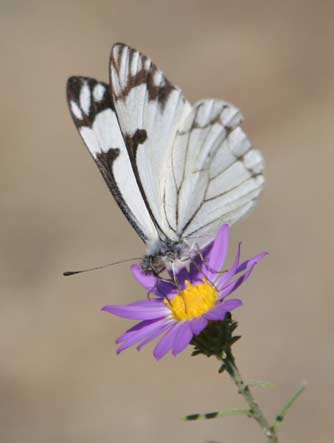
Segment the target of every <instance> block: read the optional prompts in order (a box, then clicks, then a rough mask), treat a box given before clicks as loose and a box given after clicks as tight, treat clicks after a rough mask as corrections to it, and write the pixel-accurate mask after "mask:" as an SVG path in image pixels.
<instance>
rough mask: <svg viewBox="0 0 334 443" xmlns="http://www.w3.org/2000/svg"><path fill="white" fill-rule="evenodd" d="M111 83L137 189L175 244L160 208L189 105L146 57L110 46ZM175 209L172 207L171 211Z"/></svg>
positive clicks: (158, 224)
mask: <svg viewBox="0 0 334 443" xmlns="http://www.w3.org/2000/svg"><path fill="white" fill-rule="evenodd" d="M110 83H111V91H112V96H113V101H114V103H115V109H116V112H117V117H118V120H119V123H120V127H121V130H122V132H123V135H124V138H125V141H126V144H127V147H128V151H129V156H130V158H131V162H132V165H133V169H134V170H135V173H136V177H137V181H138V184H139V187H140V188H141V190H142V194H143V197H144V199H145V202H146V205H147V206H148V208H149V210H150V212H151V215H152V218H153V219H154V220H155V222H156V225H157V226H158V227H159V229H160V232H161V233H162V234H163V235H162V238H164V237H165V238H169V239H172V240H177V239H178V236H177V233H176V231H175V229H174V228H175V226H171V225H170V223H169V220H168V217H167V215H166V212H165V208H164V205H163V193H164V188H165V187H166V186H168V183H166V181H168V174H167V168H168V163H169V158H170V155H171V149H172V146H173V142H174V139H175V136H176V133H177V129H178V126H179V125H180V123H181V122H182V121H183V120H184V118H185V117H186V115H187V114H188V113H189V112H190V110H191V106H190V104H189V103H188V102H187V101H186V100H185V98H184V97H183V94H182V92H181V90H180V89H179V88H177V87H176V86H174V85H173V84H172V83H171V82H170V81H169V80H168V79H167V78H166V77H165V75H164V74H163V73H162V71H160V70H159V69H158V68H157V67H156V66H155V65H154V64H153V63H152V62H151V60H150V59H149V58H148V57H146V56H145V55H143V54H141V53H140V52H138V51H136V50H134V49H132V48H129V47H128V46H126V45H123V44H116V45H114V46H113V49H112V52H111V61H110ZM174 210H175V209H174Z"/></svg>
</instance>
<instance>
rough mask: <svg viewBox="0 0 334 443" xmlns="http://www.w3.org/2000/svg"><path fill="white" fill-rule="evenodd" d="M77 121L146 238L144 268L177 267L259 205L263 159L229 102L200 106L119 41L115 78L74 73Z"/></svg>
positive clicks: (71, 87)
mask: <svg viewBox="0 0 334 443" xmlns="http://www.w3.org/2000/svg"><path fill="white" fill-rule="evenodd" d="M67 98H68V104H69V108H70V111H71V114H72V117H73V120H74V123H75V125H76V127H77V128H78V130H79V133H80V135H81V137H82V138H83V140H84V142H85V144H86V145H87V147H88V150H89V152H90V153H91V155H92V157H93V159H94V160H95V162H96V164H97V166H98V168H99V169H100V171H101V173H102V175H103V177H104V179H105V181H106V183H107V185H108V187H109V189H110V191H111V192H112V194H113V196H114V198H115V200H116V201H117V203H118V205H119V207H120V208H121V210H122V211H123V213H124V214H125V216H126V218H127V219H128V220H129V222H130V223H131V225H132V226H133V228H134V229H135V230H136V232H137V233H138V235H139V236H140V237H141V239H142V240H143V241H144V242H145V244H146V245H147V252H146V255H145V256H144V257H143V260H142V269H143V270H144V271H145V272H149V271H153V272H159V271H161V270H162V269H163V268H166V267H167V269H170V268H171V267H173V265H174V264H176V263H177V261H178V260H184V259H187V258H189V257H190V253H191V250H192V249H194V248H195V247H198V248H202V247H203V246H205V245H206V244H207V243H208V242H210V241H211V240H212V239H213V237H214V236H215V234H216V233H217V231H218V229H219V227H220V226H221V225H222V224H223V223H228V224H232V223H234V222H236V221H237V220H239V219H240V218H241V217H243V216H244V215H245V214H247V213H248V212H249V211H250V209H251V208H253V207H254V205H255V202H256V199H257V197H258V196H259V194H260V192H261V190H262V187H263V183H264V179H263V166H264V165H263V158H262V155H261V154H260V153H259V152H258V151H257V150H255V149H254V148H253V147H252V145H251V143H250V141H249V139H248V138H247V136H246V134H245V133H244V131H243V130H242V129H241V127H240V123H241V120H242V116H241V113H240V111H239V110H238V109H237V108H236V107H235V106H233V105H231V104H230V103H227V102H225V101H223V100H216V99H207V100H202V101H199V102H197V103H196V104H195V105H193V106H192V105H191V104H190V103H189V102H188V101H187V100H186V99H185V98H184V96H183V94H182V91H181V90H180V89H179V88H178V87H176V86H174V85H173V84H172V83H171V82H170V81H169V80H168V79H167V78H166V77H165V75H164V74H163V72H162V71H161V70H159V69H158V68H157V67H156V66H155V65H154V64H153V63H152V62H151V60H150V59H149V58H148V57H146V56H145V55H143V54H141V53H140V52H138V51H136V50H134V49H132V48H130V47H128V46H126V45H125V44H122V43H117V44H115V45H114V46H113V48H112V51H111V57H110V84H109V85H107V84H105V83H102V82H99V81H97V80H94V79H92V78H87V77H71V78H70V79H69V80H68V84H67Z"/></svg>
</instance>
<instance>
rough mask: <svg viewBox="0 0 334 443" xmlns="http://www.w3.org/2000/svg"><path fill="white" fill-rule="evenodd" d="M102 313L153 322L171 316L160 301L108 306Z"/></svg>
mask: <svg viewBox="0 0 334 443" xmlns="http://www.w3.org/2000/svg"><path fill="white" fill-rule="evenodd" d="M102 311H106V312H110V313H111V314H114V315H117V316H118V317H123V318H128V319H130V320H151V319H156V318H159V317H166V316H168V315H169V314H170V310H169V309H168V307H167V306H166V305H165V303H164V302H163V301H160V300H143V301H139V302H135V303H131V304H129V305H125V306H117V305H107V306H104V307H103V308H102Z"/></svg>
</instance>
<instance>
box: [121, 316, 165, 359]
mask: <svg viewBox="0 0 334 443" xmlns="http://www.w3.org/2000/svg"><path fill="white" fill-rule="evenodd" d="M143 323H144V322H143ZM166 326H167V323H166V319H165V318H163V319H160V320H157V321H155V322H152V323H150V324H146V325H144V326H142V327H141V328H139V329H138V330H137V331H135V330H132V331H131V332H130V331H127V332H126V333H125V334H123V336H122V338H121V337H119V338H118V339H117V342H118V343H120V342H122V344H121V346H120V347H119V348H118V349H117V352H118V353H120V352H122V351H125V349H128V348H129V347H130V346H133V345H135V344H137V343H139V342H140V341H142V340H145V339H146V338H147V337H148V336H150V337H152V335H153V334H154V336H155V337H158V336H159V335H160V334H161V333H162V332H163V331H164V330H165V329H166Z"/></svg>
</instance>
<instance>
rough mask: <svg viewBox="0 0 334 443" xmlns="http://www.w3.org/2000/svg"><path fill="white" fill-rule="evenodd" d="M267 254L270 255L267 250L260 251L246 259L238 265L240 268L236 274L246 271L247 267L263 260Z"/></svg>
mask: <svg viewBox="0 0 334 443" xmlns="http://www.w3.org/2000/svg"><path fill="white" fill-rule="evenodd" d="M267 255H268V252H265V251H264V252H260V254H257V255H256V256H255V257H253V258H251V259H249V260H246V261H244V262H243V263H241V265H239V266H238V269H237V270H236V274H238V273H239V272H242V271H244V270H245V269H248V268H250V267H252V266H253V265H256V264H257V263H259V261H261V260H262V259H263V258H264V257H266V256H267Z"/></svg>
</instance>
